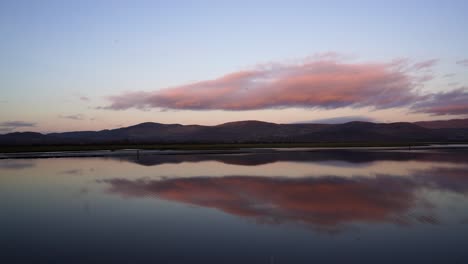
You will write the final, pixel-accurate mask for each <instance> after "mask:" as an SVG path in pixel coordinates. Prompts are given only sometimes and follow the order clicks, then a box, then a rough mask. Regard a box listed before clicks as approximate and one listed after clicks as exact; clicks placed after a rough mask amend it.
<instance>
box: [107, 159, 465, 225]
mask: <svg viewBox="0 0 468 264" xmlns="http://www.w3.org/2000/svg"><path fill="white" fill-rule="evenodd" d="M105 182H106V183H107V184H110V192H112V193H116V194H119V195H123V196H127V197H142V196H148V197H154V198H160V199H165V200H170V201H177V202H182V203H187V204H191V205H197V206H203V207H209V208H215V209H218V210H222V211H224V212H226V213H229V214H233V215H236V216H242V217H249V218H255V219H257V220H259V221H265V222H279V223H282V222H299V223H305V224H308V225H312V226H313V227H315V228H318V229H323V230H329V231H333V230H339V229H340V228H341V227H342V226H343V225H345V224H349V223H352V222H397V223H402V222H406V220H405V219H406V218H405V216H406V215H407V214H408V213H410V212H411V209H412V208H413V207H415V206H416V205H417V204H418V197H417V190H420V189H423V188H429V189H436V190H444V191H450V192H459V193H467V192H468V167H465V168H463V167H461V168H455V169H444V170H438V169H437V170H434V171H431V170H429V171H421V172H417V173H416V174H415V175H414V176H411V177H401V176H390V175H380V176H377V177H374V178H366V177H358V176H356V177H352V178H349V177H348V178H343V177H334V176H323V177H319V178H300V179H290V178H289V179H287V178H275V177H263V176H262V177H249V176H229V177H218V178H209V177H193V178H182V179H180V178H178V179H165V180H127V179H112V180H107V181H105ZM428 219H429V220H428ZM430 219H432V218H431V217H430V216H424V215H422V216H419V217H417V220H419V221H425V222H429V221H432V222H434V223H436V222H437V220H430Z"/></svg>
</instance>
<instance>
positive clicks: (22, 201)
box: [0, 149, 468, 263]
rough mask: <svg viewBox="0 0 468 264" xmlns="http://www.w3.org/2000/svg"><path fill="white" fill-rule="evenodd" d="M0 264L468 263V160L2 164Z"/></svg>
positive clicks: (381, 156)
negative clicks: (107, 263)
mask: <svg viewBox="0 0 468 264" xmlns="http://www.w3.org/2000/svg"><path fill="white" fill-rule="evenodd" d="M0 231H1V232H0V263H106V262H110V263H333V262H336V263H345V262H346V263H468V247H467V246H468V150H467V149H456V150H417V151H381V150H379V151H362V150H361V151H344V150H340V151H332V150H329V151H324V150H323V151H302V152H301V151H295V152H273V153H257V154H229V155H220V154H217V155H208V154H206V155H189V154H186V155H142V156H140V157H139V158H138V159H137V157H134V156H131V157H115V158H110V157H108V158H103V157H100V158H54V159H3V160H0Z"/></svg>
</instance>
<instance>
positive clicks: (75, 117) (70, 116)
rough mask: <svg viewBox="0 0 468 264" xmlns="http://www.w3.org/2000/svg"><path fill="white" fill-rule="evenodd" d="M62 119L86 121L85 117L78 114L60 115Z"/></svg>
mask: <svg viewBox="0 0 468 264" xmlns="http://www.w3.org/2000/svg"><path fill="white" fill-rule="evenodd" d="M59 117H60V118H65V119H71V120H77V121H81V120H84V119H85V116H84V115H82V114H76V115H60V116H59Z"/></svg>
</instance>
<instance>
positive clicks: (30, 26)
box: [0, 0, 468, 133]
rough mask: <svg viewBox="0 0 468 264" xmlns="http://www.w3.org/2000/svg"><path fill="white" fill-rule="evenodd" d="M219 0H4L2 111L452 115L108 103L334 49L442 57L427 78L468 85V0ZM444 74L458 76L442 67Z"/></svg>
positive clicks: (60, 125) (91, 119)
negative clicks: (466, 63) (113, 105)
mask: <svg viewBox="0 0 468 264" xmlns="http://www.w3.org/2000/svg"><path fill="white" fill-rule="evenodd" d="M214 2H215V1H117V0H116V1H21V0H19V1H18V0H15V1H7V0H3V1H1V2H0V33H1V35H2V41H1V42H0V88H1V91H2V92H1V97H0V122H8V121H23V122H30V123H34V124H35V127H31V128H29V129H28V127H21V128H16V129H17V130H37V131H63V130H72V129H73V130H75V129H79V130H81V129H101V128H107V127H117V126H121V125H130V124H134V123H138V122H143V121H154V122H163V123H200V124H218V123H222V122H227V121H233V120H240V119H260V120H266V121H274V122H297V121H301V120H314V119H323V118H333V117H338V116H343V115H350V116H356V115H358V116H361V115H363V116H367V117H371V118H373V119H377V120H378V121H399V120H408V121H411V120H419V119H434V118H436V119H445V118H449V117H452V116H451V115H443V116H436V117H434V116H433V113H432V114H431V115H429V114H427V113H418V114H407V113H406V112H405V111H404V109H385V110H383V112H381V111H380V110H379V111H375V109H369V108H359V107H354V106H351V108H349V107H348V108H333V109H316V108H314V105H311V107H310V108H308V107H300V108H297V107H287V108H284V107H280V108H281V109H276V108H273V109H272V108H267V109H255V110H248V111H226V110H225V109H209V110H196V109H195V110H194V109H177V108H171V107H169V109H168V108H167V107H166V106H165V107H163V109H161V108H158V107H157V105H156V106H154V105H152V106H151V107H149V108H145V109H144V110H143V111H142V110H140V109H136V108H132V107H130V108H128V109H120V110H109V109H102V107H105V106H106V105H109V104H110V103H112V102H109V99H108V97H109V96H118V95H121V94H123V93H129V92H135V91H145V92H157V91H158V90H160V89H163V88H167V87H177V86H181V85H187V84H190V83H194V82H202V81H205V80H213V79H217V78H220V77H222V76H224V75H226V74H230V73H235V72H239V71H244V70H251V69H253V68H255V67H258V65H259V64H267V63H277V64H291V63H300V62H301V61H303V60H304V59H306V58H309V57H310V56H313V55H314V54H321V53H326V52H334V53H337V54H340V56H343V57H345V58H346V59H345V60H346V63H350V61H352V63H355V64H359V63H367V62H378V63H388V62H390V61H392V60H395V59H399V58H406V59H408V60H409V61H411V62H414V63H417V62H419V61H426V60H430V59H437V60H438V61H437V63H436V64H434V65H432V67H431V69H430V70H431V75H432V76H433V79H432V80H431V81H430V82H428V83H426V84H425V85H424V88H423V89H424V90H425V91H426V92H427V93H431V92H443V91H450V89H455V88H458V87H465V86H466V84H467V81H468V80H467V77H466V76H467V74H466V73H467V69H468V68H467V67H464V66H463V65H462V64H460V63H459V64H457V63H456V62H457V61H462V60H465V59H468V50H467V47H468V34H466V25H468V21H467V20H468V16H467V15H466V14H467V11H468V2H467V1H391V2H390V1H216V3H214ZM447 74H453V76H450V77H444V78H446V79H444V78H443V77H442V76H444V75H447ZM448 78H449V79H450V80H448ZM455 83H457V84H455ZM449 84H451V85H449ZM350 111H351V112H352V113H350ZM70 117H75V118H70ZM5 130H6V129H5ZM0 133H1V131H0Z"/></svg>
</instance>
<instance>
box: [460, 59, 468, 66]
mask: <svg viewBox="0 0 468 264" xmlns="http://www.w3.org/2000/svg"><path fill="white" fill-rule="evenodd" d="M457 64H458V65H462V66H465V67H468V59H464V60H459V61H457Z"/></svg>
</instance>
